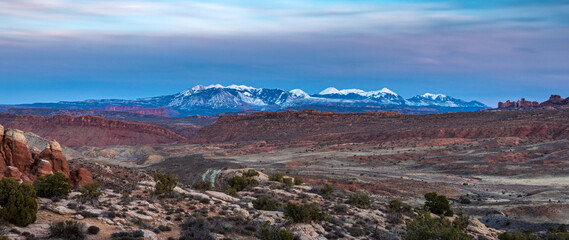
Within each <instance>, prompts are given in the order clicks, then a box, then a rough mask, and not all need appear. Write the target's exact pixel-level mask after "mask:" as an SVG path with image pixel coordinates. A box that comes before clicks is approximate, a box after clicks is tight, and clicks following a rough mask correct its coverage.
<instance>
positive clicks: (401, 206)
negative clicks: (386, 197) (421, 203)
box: [387, 199, 413, 214]
mask: <svg viewBox="0 0 569 240" xmlns="http://www.w3.org/2000/svg"><path fill="white" fill-rule="evenodd" d="M387 211H389V212H393V213H407V214H410V213H412V212H413V207H411V205H409V204H407V203H404V202H402V201H401V200H399V199H393V200H391V201H389V204H388V205H387Z"/></svg>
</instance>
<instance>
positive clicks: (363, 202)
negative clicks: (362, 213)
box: [350, 191, 371, 208]
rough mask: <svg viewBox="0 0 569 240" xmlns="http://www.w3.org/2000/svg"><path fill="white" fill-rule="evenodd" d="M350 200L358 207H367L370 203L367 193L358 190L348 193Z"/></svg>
mask: <svg viewBox="0 0 569 240" xmlns="http://www.w3.org/2000/svg"><path fill="white" fill-rule="evenodd" d="M350 202H351V203H352V204H353V205H355V206H356V207H359V208H368V207H369V205H370V204H371V201H370V199H369V194H368V193H367V192H365V191H358V192H355V193H353V194H352V195H350Z"/></svg>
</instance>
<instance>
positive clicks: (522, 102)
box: [498, 98, 539, 109]
mask: <svg viewBox="0 0 569 240" xmlns="http://www.w3.org/2000/svg"><path fill="white" fill-rule="evenodd" d="M536 107H539V102H536V101H533V102H530V101H526V99H525V98H522V99H521V100H518V101H517V102H510V100H508V101H506V102H505V103H503V102H499V103H498V108H499V109H507V108H536Z"/></svg>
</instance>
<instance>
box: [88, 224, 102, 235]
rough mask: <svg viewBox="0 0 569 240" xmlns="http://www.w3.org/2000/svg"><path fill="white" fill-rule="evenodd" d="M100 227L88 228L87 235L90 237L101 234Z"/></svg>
mask: <svg viewBox="0 0 569 240" xmlns="http://www.w3.org/2000/svg"><path fill="white" fill-rule="evenodd" d="M99 230H100V229H99V227H97V226H90V227H89V228H87V233H88V234H90V235H97V234H98V233H99Z"/></svg>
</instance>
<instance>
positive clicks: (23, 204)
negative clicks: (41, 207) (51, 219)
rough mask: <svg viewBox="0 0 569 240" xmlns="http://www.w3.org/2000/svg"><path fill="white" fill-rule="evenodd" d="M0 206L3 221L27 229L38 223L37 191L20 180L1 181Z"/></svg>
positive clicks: (6, 179) (7, 179) (8, 179)
mask: <svg viewBox="0 0 569 240" xmlns="http://www.w3.org/2000/svg"><path fill="white" fill-rule="evenodd" d="M0 206H2V208H0V218H1V219H2V220H3V221H6V222H9V223H12V224H14V225H17V226H21V227H25V226H27V225H29V224H30V223H33V222H35V221H36V213H37V212H38V204H37V202H36V190H35V189H34V187H33V186H32V185H30V184H26V183H22V184H20V183H19V181H18V179H14V178H3V179H2V180H0Z"/></svg>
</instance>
